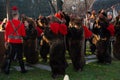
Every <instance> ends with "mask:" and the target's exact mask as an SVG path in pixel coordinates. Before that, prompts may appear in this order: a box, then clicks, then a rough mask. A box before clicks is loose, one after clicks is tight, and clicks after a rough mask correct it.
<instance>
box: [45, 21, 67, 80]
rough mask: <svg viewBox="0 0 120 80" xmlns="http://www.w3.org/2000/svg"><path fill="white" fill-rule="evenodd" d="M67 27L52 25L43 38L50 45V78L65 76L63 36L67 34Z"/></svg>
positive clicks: (57, 24)
mask: <svg viewBox="0 0 120 80" xmlns="http://www.w3.org/2000/svg"><path fill="white" fill-rule="evenodd" d="M66 31H67V27H66V26H65V25H63V24H59V23H52V24H50V28H46V29H45V31H44V36H45V37H46V38H47V40H48V41H49V42H48V41H47V42H48V43H49V44H50V52H49V53H50V66H51V69H52V77H53V78H55V77H57V76H58V75H65V69H66V60H65V44H64V36H65V35H66V34H67V32H66Z"/></svg>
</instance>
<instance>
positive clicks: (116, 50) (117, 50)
mask: <svg viewBox="0 0 120 80" xmlns="http://www.w3.org/2000/svg"><path fill="white" fill-rule="evenodd" d="M115 38H116V40H115V42H114V46H113V54H114V56H115V58H117V59H119V60H120V17H119V16H118V17H117V18H116V22H115Z"/></svg>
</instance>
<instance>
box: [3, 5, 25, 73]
mask: <svg viewBox="0 0 120 80" xmlns="http://www.w3.org/2000/svg"><path fill="white" fill-rule="evenodd" d="M25 36H26V33H25V28H24V25H23V24H22V22H21V21H20V20H19V12H18V8H17V7H16V6H13V7H12V20H8V22H7V24H6V28H5V47H6V49H7V53H6V56H7V57H6V61H5V64H4V67H3V71H4V73H5V74H9V73H10V65H11V61H12V60H13V59H14V57H15V56H17V57H16V58H17V60H18V62H19V64H20V68H21V73H25V72H26V70H25V65H24V62H23V54H22V53H23V37H25Z"/></svg>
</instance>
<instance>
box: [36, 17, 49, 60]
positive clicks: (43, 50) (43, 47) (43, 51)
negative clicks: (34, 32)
mask: <svg viewBox="0 0 120 80" xmlns="http://www.w3.org/2000/svg"><path fill="white" fill-rule="evenodd" d="M37 24H38V26H39V28H40V29H41V30H42V31H43V33H44V30H45V28H46V27H48V20H47V18H46V17H42V18H41V19H39V20H38V21H37ZM39 45H40V49H39V51H40V55H41V58H42V61H43V62H47V55H48V53H49V44H48V43H46V41H44V39H43V37H42V35H41V38H40V39H39Z"/></svg>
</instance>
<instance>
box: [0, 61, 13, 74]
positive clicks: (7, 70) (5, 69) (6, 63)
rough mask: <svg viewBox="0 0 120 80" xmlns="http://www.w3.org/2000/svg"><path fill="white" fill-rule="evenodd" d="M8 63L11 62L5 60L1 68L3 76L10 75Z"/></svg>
mask: <svg viewBox="0 0 120 80" xmlns="http://www.w3.org/2000/svg"><path fill="white" fill-rule="evenodd" d="M10 63H11V60H10V59H7V60H6V61H5V64H4V66H3V67H2V71H3V73H5V74H9V73H10Z"/></svg>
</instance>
